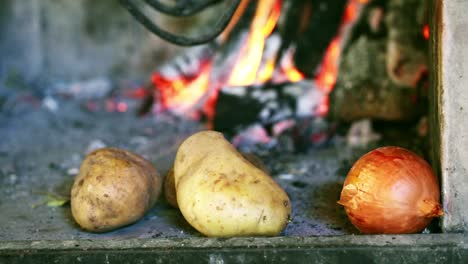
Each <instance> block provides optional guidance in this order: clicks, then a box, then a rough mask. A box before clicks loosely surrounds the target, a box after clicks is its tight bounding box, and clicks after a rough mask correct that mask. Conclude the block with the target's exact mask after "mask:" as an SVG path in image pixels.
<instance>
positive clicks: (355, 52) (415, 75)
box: [330, 1, 427, 121]
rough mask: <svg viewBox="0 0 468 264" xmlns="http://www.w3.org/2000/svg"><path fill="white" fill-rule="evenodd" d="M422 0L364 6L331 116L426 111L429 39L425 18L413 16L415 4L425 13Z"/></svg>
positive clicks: (405, 115) (385, 116)
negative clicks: (424, 33)
mask: <svg viewBox="0 0 468 264" xmlns="http://www.w3.org/2000/svg"><path fill="white" fill-rule="evenodd" d="M423 2H425V1H421V2H420V1H398V3H394V2H393V1H392V2H391V3H388V4H387V2H386V1H374V2H372V4H369V5H368V6H366V8H365V9H364V10H363V12H362V16H361V17H360V21H358V22H357V26H356V27H355V29H354V31H353V32H352V34H351V36H350V38H349V42H348V43H347V45H346V46H345V48H344V50H343V55H342V57H341V62H340V66H339V75H338V80H337V84H336V86H335V89H334V90H333V92H332V93H331V97H330V99H331V102H330V106H331V109H330V112H331V115H332V116H333V117H335V118H337V119H339V120H343V121H355V120H359V119H362V118H372V119H380V120H390V121H410V120H415V118H417V117H419V116H421V114H423V113H424V111H425V107H424V106H425V105H426V103H427V102H426V101H427V100H426V98H427V97H426V91H425V89H424V87H425V85H427V83H425V81H427V80H426V79H425V74H424V72H425V69H426V67H427V66H426V56H425V55H424V54H425V50H426V46H427V43H425V42H424V39H423V34H422V29H423V26H424V24H423V19H422V18H421V19H415V18H414V17H415V16H414V8H415V7H417V9H416V13H417V14H420V13H423V10H424V8H425V5H424V4H423ZM402 10H405V11H402ZM397 13H398V14H399V15H398V17H397V15H396V14H397ZM402 14H406V15H404V17H411V18H402V16H401V15H402ZM416 17H419V16H416ZM418 28H419V29H420V30H419V31H418V30H417V29H418ZM415 29H416V30H415ZM407 88H413V89H407Z"/></svg>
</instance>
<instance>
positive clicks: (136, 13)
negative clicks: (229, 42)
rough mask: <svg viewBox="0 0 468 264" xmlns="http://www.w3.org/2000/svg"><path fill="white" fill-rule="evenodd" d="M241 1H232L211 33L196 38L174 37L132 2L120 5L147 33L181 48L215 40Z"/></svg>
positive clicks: (126, 1) (125, 1) (127, 1)
mask: <svg viewBox="0 0 468 264" xmlns="http://www.w3.org/2000/svg"><path fill="white" fill-rule="evenodd" d="M240 1H241V0H233V3H232V5H231V6H229V7H228V8H227V9H226V11H225V12H224V13H223V14H222V15H221V18H220V19H219V21H218V23H216V25H215V26H214V29H213V31H211V32H209V33H206V34H203V35H201V36H198V37H186V36H182V35H176V34H173V33H171V32H169V31H166V30H164V29H162V28H160V27H159V26H158V25H156V24H155V23H154V22H153V21H151V20H150V19H149V18H148V17H147V16H146V15H145V14H143V12H142V11H140V10H139V9H138V7H137V5H136V4H135V3H134V2H133V1H132V0H120V3H121V4H122V5H123V6H124V7H125V8H126V9H127V10H128V12H130V14H131V15H132V16H133V17H134V18H135V19H136V20H138V22H140V23H141V24H142V25H143V26H145V27H146V29H148V30H149V31H151V32H153V33H154V34H156V35H157V36H159V37H160V38H162V39H164V40H166V41H169V42H171V43H174V44H177V45H181V46H195V45H200V44H204V43H207V42H209V41H211V40H213V39H215V38H216V37H217V36H218V35H219V34H221V33H222V32H223V30H224V29H225V28H226V27H227V25H228V24H229V21H230V20H231V18H232V16H233V15H234V12H236V9H237V7H238V6H239V3H240Z"/></svg>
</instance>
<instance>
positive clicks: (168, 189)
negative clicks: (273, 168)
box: [164, 152, 270, 209]
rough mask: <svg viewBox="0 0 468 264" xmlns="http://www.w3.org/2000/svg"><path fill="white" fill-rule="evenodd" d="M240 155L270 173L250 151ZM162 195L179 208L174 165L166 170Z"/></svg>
mask: <svg viewBox="0 0 468 264" xmlns="http://www.w3.org/2000/svg"><path fill="white" fill-rule="evenodd" d="M241 155H242V156H243V157H244V158H245V159H246V160H248V161H249V162H250V163H252V165H254V166H255V167H257V168H259V169H261V170H262V171H263V172H265V173H266V174H269V173H270V170H269V169H268V167H267V166H266V165H265V164H264V163H263V162H262V160H261V159H260V158H258V157H257V156H256V155H254V154H252V153H242V152H241ZM164 196H165V197H166V201H167V202H168V203H169V204H170V205H171V206H172V207H174V208H177V209H178V208H179V205H178V204H177V194H176V188H175V182H174V166H172V168H171V169H170V170H169V171H168V172H167V175H166V177H165V179H164Z"/></svg>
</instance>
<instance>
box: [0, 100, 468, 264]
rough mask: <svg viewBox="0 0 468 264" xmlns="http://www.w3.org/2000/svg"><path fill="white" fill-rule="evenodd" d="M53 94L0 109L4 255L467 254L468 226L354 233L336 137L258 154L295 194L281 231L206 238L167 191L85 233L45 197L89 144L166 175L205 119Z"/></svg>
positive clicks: (58, 258)
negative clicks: (304, 149) (297, 150)
mask: <svg viewBox="0 0 468 264" xmlns="http://www.w3.org/2000/svg"><path fill="white" fill-rule="evenodd" d="M34 102H35V103H34ZM39 102H40V101H39ZM57 102H58V109H57V110H55V111H51V110H50V109H55V108H50V107H49V108H48V107H44V106H43V104H42V103H39V104H38V103H37V101H34V100H33V103H31V100H29V99H27V100H25V101H20V102H19V103H17V104H14V105H13V106H12V107H11V109H7V110H5V109H3V110H2V111H1V112H0V173H1V174H0V263H79V262H83V263H121V262H125V263H147V262H150V263H154V262H155V261H156V260H158V261H159V262H158V263H181V262H187V263H206V262H209V263H225V261H227V262H253V263H258V262H262V261H263V262H268V263H279V262H281V263H293V262H302V263H313V262H317V261H318V260H321V261H325V262H328V263H339V262H343V261H349V260H356V261H357V262H356V263H369V262H372V261H373V260H372V259H378V260H379V261H378V262H379V263H421V262H427V263H446V262H453V263H455V262H458V261H460V263H463V262H464V260H465V262H466V260H467V259H468V254H467V252H468V251H467V248H466V244H467V243H468V240H467V237H466V235H463V234H416V235H396V236H395V235H383V236H365V235H357V234H358V232H357V230H356V229H354V228H353V227H352V226H351V224H350V223H349V221H348V220H347V217H346V215H345V213H344V211H343V209H342V208H341V207H340V206H339V205H338V204H336V201H337V200H338V197H339V193H340V190H341V184H342V182H343V180H344V175H345V174H346V171H345V170H343V162H344V161H345V160H346V159H347V158H349V156H352V155H353V153H349V152H348V151H346V150H345V149H344V148H340V146H339V144H335V145H333V144H331V145H329V146H328V147H323V148H320V149H313V150H311V151H310V152H309V153H307V154H301V155H292V154H284V155H271V156H269V157H266V158H265V157H262V159H264V161H265V163H266V164H267V166H269V167H270V169H271V170H272V176H273V177H274V178H275V179H276V180H277V181H278V182H279V184H280V185H281V186H283V187H284V188H285V190H286V191H287V192H288V194H289V195H290V198H291V200H292V207H293V219H292V222H291V223H290V224H289V225H288V227H287V228H286V230H285V231H284V232H283V234H281V236H280V237H274V238H261V237H259V238H231V239H216V238H205V237H202V236H201V234H199V233H198V232H197V231H196V230H194V229H193V228H191V227H190V226H189V225H188V224H187V223H186V221H185V220H184V218H183V217H182V215H181V214H180V213H179V212H178V211H177V210H176V209H173V208H171V207H170V206H169V205H168V204H167V203H166V202H165V200H164V198H163V197H161V198H160V199H159V201H158V203H157V205H156V206H155V207H154V208H153V209H152V210H151V211H150V212H149V213H147V215H146V216H145V217H144V218H143V219H142V220H140V221H139V222H137V223H135V224H133V225H130V226H127V227H125V228H121V229H119V230H116V231H113V232H109V233H104V234H93V233H87V232H83V231H82V230H80V229H79V227H78V226H77V225H76V224H75V223H74V221H73V219H72V218H71V215H70V207H69V205H67V204H66V205H64V206H58V207H50V206H47V205H45V204H43V201H44V199H45V198H46V196H47V194H67V193H68V191H69V188H70V186H71V183H72V182H73V178H74V174H76V173H77V169H78V168H79V165H80V163H81V160H82V158H83V157H84V155H85V153H86V151H87V150H88V149H90V148H93V147H99V146H103V145H107V146H116V147H122V148H126V149H130V150H133V151H135V152H137V153H140V154H142V155H143V156H146V157H147V158H148V159H150V160H151V161H152V162H153V163H154V164H155V165H156V166H157V168H158V170H159V171H160V172H161V173H165V172H166V171H167V170H168V169H169V167H170V166H171V163H172V160H173V158H174V154H175V152H176V150H177V146H178V145H179V144H180V143H181V141H182V140H183V139H184V138H186V137H187V136H188V135H190V134H192V133H193V132H195V131H198V130H200V129H202V127H201V126H200V125H198V124H197V123H195V122H191V121H187V120H184V121H183V120H180V119H176V118H173V117H168V116H161V117H158V118H155V117H147V118H140V119H139V118H136V117H135V115H134V114H133V113H132V111H128V112H125V113H117V112H113V113H108V112H105V111H96V112H90V111H88V110H86V107H83V103H80V102H78V101H75V100H66V101H57ZM49 106H50V105H49ZM129 108H130V107H129ZM354 155H356V153H354ZM348 163H349V162H348ZM346 166H349V164H348V165H346Z"/></svg>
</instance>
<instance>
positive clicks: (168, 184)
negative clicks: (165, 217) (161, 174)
mask: <svg viewBox="0 0 468 264" xmlns="http://www.w3.org/2000/svg"><path fill="white" fill-rule="evenodd" d="M164 197H166V201H167V202H168V203H169V204H170V205H171V206H172V207H174V208H179V205H178V204H177V195H176V188H175V182H174V167H172V168H171V169H170V170H169V171H168V172H167V175H166V177H165V179H164Z"/></svg>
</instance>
